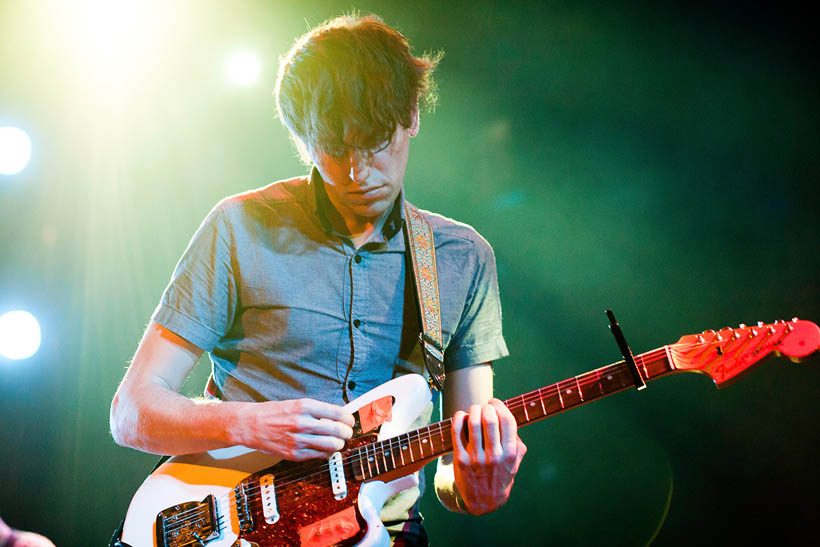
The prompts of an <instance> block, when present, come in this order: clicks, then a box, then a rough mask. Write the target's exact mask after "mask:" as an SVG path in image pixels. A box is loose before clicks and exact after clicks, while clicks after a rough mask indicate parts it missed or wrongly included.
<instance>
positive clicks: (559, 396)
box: [555, 383, 565, 410]
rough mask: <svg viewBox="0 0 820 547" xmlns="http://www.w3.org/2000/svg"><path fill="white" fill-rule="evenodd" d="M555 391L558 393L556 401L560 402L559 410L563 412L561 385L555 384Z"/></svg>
mask: <svg viewBox="0 0 820 547" xmlns="http://www.w3.org/2000/svg"><path fill="white" fill-rule="evenodd" d="M555 390H556V391H557V392H558V400H559V401H560V402H561V410H563V409H564V408H565V407H564V398H563V397H561V385H560V383H559V384H555Z"/></svg>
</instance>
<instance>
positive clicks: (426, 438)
mask: <svg viewBox="0 0 820 547" xmlns="http://www.w3.org/2000/svg"><path fill="white" fill-rule="evenodd" d="M422 435H423V436H422ZM419 436H420V437H421V438H420V439H419V441H420V444H421V453H422V455H424V447H425V446H427V447H428V448H429V449H430V456H432V455H433V447H432V446H430V427H425V428H424V430H422V432H421V435H419Z"/></svg>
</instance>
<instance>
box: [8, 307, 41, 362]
mask: <svg viewBox="0 0 820 547" xmlns="http://www.w3.org/2000/svg"><path fill="white" fill-rule="evenodd" d="M38 349H40V323H38V322H37V319H35V318H34V316H33V315H31V314H30V313H29V312H27V311H22V310H15V311H10V312H8V313H6V314H4V315H2V316H0V355H2V356H3V357H6V358H8V359H26V358H28V357H31V356H32V355H34V354H35V353H36V352H37V350H38Z"/></svg>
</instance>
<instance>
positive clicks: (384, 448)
mask: <svg viewBox="0 0 820 547" xmlns="http://www.w3.org/2000/svg"><path fill="white" fill-rule="evenodd" d="M664 354H665V349H664V348H659V349H657V350H653V351H651V352H648V353H646V354H642V355H640V356H638V359H641V360H642V361H646V360H652V359H653V357H657V356H661V355H664ZM606 369H612V370H610V371H609V372H611V373H612V374H613V375H614V374H622V373H623V372H625V371H626V366H625V364H624V363H623V362H619V363H614V364H612V365H607V366H604V367H601V368H600V369H597V370H594V371H591V372H588V373H584V374H582V375H579V376H578V377H576V378H577V380H578V382H576V378H571V379H566V380H562V381H561V382H558V383H556V384H552V385H550V386H546V387H544V388H541V389H538V390H534V391H532V392H529V393H526V394H522V395H519V396H516V397H513V398H512V399H509V400H508V401H507V406H508V408H510V410H511V411H516V410H521V409H523V408H524V407H525V406H526V405H527V404H528V403H532V402H534V401H538V400H542V399H543V398H544V397H552V396H555V395H556V394H557V393H558V392H559V391H565V389H567V388H574V387H576V385H577V384H578V383H580V384H581V385H582V386H587V387H589V386H591V385H593V384H597V383H599V382H600V381H601V378H602V377H601V376H600V371H602V370H606ZM596 373H597V374H596ZM625 387H629V385H626V386H625ZM582 394H583V393H582ZM598 396H600V395H598ZM573 406H575V405H573ZM550 414H551V412H550V411H548V412H547V413H546V414H541V415H540V417H547V416H549V415H550ZM451 428H452V418H448V419H447V420H443V421H441V422H438V423H436V424H431V425H430V426H427V427H426V428H422V429H420V430H416V431H413V432H409V433H405V434H403V435H399V436H397V437H392V438H390V439H385V440H384V441H380V442H378V443H373V444H371V445H367V446H365V447H357V448H354V449H351V450H348V451H345V452H343V457H342V462H343V465H345V464H347V465H348V466H350V467H351V468H355V467H354V466H357V465H358V466H359V467H360V468H361V469H362V471H364V468H365V465H366V466H367V467H368V472H369V473H371V474H372V471H373V469H372V468H373V467H375V468H376V475H374V476H377V475H379V474H381V473H383V472H387V471H392V470H394V469H397V468H400V467H402V466H403V465H407V464H403V465H402V464H400V465H397V466H394V467H393V469H389V468H390V467H391V465H390V461H394V462H395V457H394V456H393V452H394V451H395V450H396V449H397V448H398V449H399V450H402V449H403V448H402V445H405V446H408V445H409V444H412V443H415V442H416V441H418V440H422V442H424V441H425V440H427V439H428V438H430V437H432V436H433V435H435V434H438V435H444V434H445V433H448V434H449V433H450V431H449V430H451ZM431 444H434V443H431ZM442 446H443V448H444V449H445V451H449V450H452V448H451V447H446V446H444V445H443V444H442ZM419 448H420V450H419V451H420V453H421V458H419V459H426V458H431V457H434V456H436V455H437V454H436V453H437V452H439V451H438V449H436V448H435V446H433V451H432V452H431V454H430V455H429V456H424V451H423V449H422V447H421V446H420V447H419ZM362 449H364V450H362ZM368 452H372V453H373V454H374V455H368ZM388 454H389V458H390V459H388ZM379 456H381V458H382V459H383V460H384V461H383V462H382V463H379V461H378V459H379ZM410 459H411V463H410V464H412V463H416V462H417V460H416V459H414V457H413V455H412V452H411V454H410ZM371 462H372V463H373V466H371V465H370V463H371ZM381 467H384V470H381V469H380V468H381ZM329 468H330V465H329V464H325V463H323V464H321V465H319V466H318V467H314V468H312V469H311V471H312V473H310V474H308V475H304V470H298V469H297V470H294V471H293V472H290V473H286V474H284V475H280V476H278V477H277V479H278V480H276V482H275V485H274V490H275V491H279V492H281V493H286V492H287V491H289V488H288V487H289V486H290V485H291V484H294V483H304V482H314V480H313V479H315V478H317V477H318V478H327V471H328V470H329ZM292 478H295V479H296V480H290V479H292ZM322 482H324V481H322ZM261 489H262V487H261V486H251V487H250V488H247V489H246V490H245V491H244V493H245V494H246V495H249V496H253V495H254V494H256V492H257V491H261ZM231 495H233V492H232V493H230V494H227V495H225V496H221V497H220V498H219V499H220V500H224V501H227V500H228V499H229V497H230V496H231ZM252 499H253V501H254V502H256V499H255V498H252ZM259 503H261V501H259ZM186 512H194V513H196V514H195V515H192V516H191V517H186V518H185V519H180V518H179V517H180V516H181V515H184V514H185V513H186ZM206 512H207V509H206V508H204V507H201V506H198V507H196V508H193V509H189V510H187V511H183V512H181V513H178V514H177V515H175V517H176V518H175V522H179V525H178V526H175V527H169V528H168V529H167V530H169V531H174V530H175V529H177V528H180V527H181V526H184V525H185V523H184V520H186V519H187V518H199V517H200V516H201V515H203V514H204V513H206Z"/></svg>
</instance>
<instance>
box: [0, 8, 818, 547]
mask: <svg viewBox="0 0 820 547" xmlns="http://www.w3.org/2000/svg"><path fill="white" fill-rule="evenodd" d="M795 5H796V4H795ZM777 6H778V7H775V5H774V4H772V5H770V6H765V7H760V6H755V5H751V4H747V3H741V2H713V3H707V2H699V3H684V2H680V3H675V2H638V3H636V2H518V3H511V5H510V4H508V3H504V2H489V1H472V2H444V1H441V2H432V1H429V0H418V1H414V2H398V1H392V2H359V3H356V4H351V3H349V2H335V1H316V0H308V1H305V2H275V1H270V2H262V1H255V2H247V1H241V2H205V1H200V2H194V1H188V2H182V1H176V2H154V1H152V2H144V3H122V2H113V3H99V2H97V3H95V2H89V1H85V2H75V3H69V2H56V1H51V2H46V1H43V2H24V1H10V0H0V44H1V45H2V47H1V48H0V125H16V126H18V127H22V128H24V129H25V130H26V131H27V132H28V133H29V134H30V135H31V137H32V141H33V157H32V160H31V163H30V164H29V166H28V167H27V169H26V170H25V171H23V172H22V173H20V174H19V175H16V176H13V177H2V178H0V228H1V229H2V234H3V237H2V247H0V252H1V253H2V254H0V256H2V259H1V260H0V313H4V312H5V311H8V310H11V309H18V308H23V309H27V310H29V311H31V312H32V313H34V314H35V315H36V316H37V317H38V318H39V319H40V322H41V325H42V329H43V345H42V347H41V348H40V351H39V352H38V353H37V354H36V355H35V356H34V357H32V358H31V359H29V360H27V361H22V362H12V361H8V360H5V359H3V358H0V439H2V442H3V444H4V446H3V447H2V449H0V478H1V479H2V482H1V483H0V484H2V492H0V515H2V516H3V518H4V519H5V520H6V521H7V522H9V523H10V524H11V525H13V526H16V527H20V528H26V529H33V530H37V531H39V532H41V533H44V534H46V535H48V536H49V537H51V538H52V539H53V540H54V541H55V543H57V544H58V545H61V546H62V545H102V544H104V543H105V542H107V540H108V537H109V535H110V533H111V531H112V530H113V529H114V527H115V526H116V525H117V523H118V522H119V520H120V519H121V518H122V516H123V515H124V513H125V510H126V508H127V505H128V502H129V500H130V497H131V495H132V494H133V492H134V490H135V489H136V488H137V486H138V485H139V483H140V482H141V480H142V479H143V477H144V476H145V474H146V473H147V472H148V470H149V469H150V468H151V466H152V465H153V462H154V461H155V457H154V456H149V455H143V454H139V453H137V452H135V451H132V450H129V449H125V448H121V447H118V446H116V445H115V444H114V443H113V441H112V440H111V437H110V434H109V432H108V407H109V404H110V400H111V397H112V395H113V393H114V390H115V388H116V386H117V383H118V382H119V380H120V379H121V378H122V375H123V373H124V370H125V367H126V363H127V362H128V360H129V359H130V358H131V355H132V354H133V351H134V349H135V347H136V344H137V341H138V339H139V337H140V335H141V333H142V330H143V328H144V327H145V324H146V323H147V320H148V317H149V316H150V314H151V311H152V310H153V308H154V306H155V305H156V303H157V301H158V298H159V296H160V293H161V291H162V289H163V287H164V286H165V284H166V283H167V281H168V278H169V276H170V273H171V270H172V268H173V266H174V264H175V262H176V260H177V258H178V257H179V255H180V254H181V252H182V251H183V249H184V248H185V245H186V243H187V241H188V239H189V238H190V236H191V234H192V233H193V231H194V230H195V229H196V227H197V226H198V224H199V222H200V221H201V220H202V218H203V217H204V215H205V214H206V213H207V211H208V210H209V209H210V207H211V206H212V205H213V204H215V203H216V202H217V201H218V200H219V199H221V198H222V197H224V196H226V195H229V194H232V193H237V192H240V191H243V190H246V189H249V188H254V187H258V186H262V185H264V184H267V183H269V182H271V181H274V180H277V179H281V178H285V177H290V176H293V175H295V174H299V173H302V172H304V167H302V166H301V165H300V164H299V163H298V161H297V160H296V158H295V152H294V151H293V149H292V147H291V146H290V145H289V143H288V139H287V134H286V131H285V130H284V129H283V128H282V127H281V125H280V124H279V122H278V121H277V120H275V119H273V101H272V96H271V91H272V89H273V83H274V79H275V72H276V64H277V61H278V57H279V55H281V54H282V53H284V52H285V51H286V50H287V49H288V48H289V46H290V44H291V43H292V41H293V39H294V38H295V37H296V36H297V35H299V34H301V33H302V32H303V31H304V30H306V29H307V28H308V25H315V24H318V23H319V22H321V21H322V20H323V19H325V18H328V17H331V16H334V15H337V14H339V13H341V12H343V11H347V10H349V9H350V8H352V7H357V8H359V9H360V10H362V11H364V12H369V11H373V12H376V13H378V14H380V15H382V16H383V17H384V18H385V20H386V21H387V22H388V23H389V24H392V25H395V26H397V27H398V28H399V29H400V30H402V31H403V32H404V33H405V34H406V35H407V36H408V37H409V38H410V39H411V41H412V42H413V44H414V46H415V49H416V51H419V52H420V51H425V50H439V49H441V50H444V51H445V53H446V55H445V57H444V60H443V61H442V64H441V66H440V69H439V71H438V82H439V89H440V101H439V105H438V108H437V110H436V112H435V113H434V114H428V115H426V116H423V118H422V125H421V133H420V135H419V136H418V137H417V138H416V139H415V140H414V141H413V144H412V149H411V158H410V164H409V168H408V174H407V178H406V183H407V184H406V185H407V194H408V196H409V198H410V199H411V200H412V201H413V202H415V203H416V204H418V205H419V206H421V207H424V208H428V209H434V210H437V211H440V212H442V213H444V214H446V215H448V216H451V217H454V218H457V219H459V220H462V221H464V222H468V223H470V224H472V225H474V226H475V227H476V228H477V229H478V230H479V231H480V232H481V233H482V234H483V235H484V236H485V237H486V238H487V239H488V240H489V241H490V242H491V243H492V244H493V246H494V248H495V251H496V255H497V260H498V269H499V279H500V285H501V294H502V300H503V303H504V320H505V335H506V337H507V341H508V345H509V347H510V350H511V352H512V356H511V357H509V358H507V359H504V360H503V361H500V362H498V363H497V365H496V371H497V373H496V374H497V375H496V392H497V394H498V395H499V396H501V397H511V396H513V395H517V394H519V393H521V392H524V391H529V390H531V389H534V388H536V387H539V386H542V385H546V384H551V383H553V382H556V381H558V380H562V379H564V378H566V377H570V376H574V375H576V374H580V373H582V372H585V371H587V370H590V369H593V368H597V367H599V366H602V365H605V364H608V363H611V362H614V361H616V360H618V358H619V354H618V350H617V347H616V345H615V343H614V341H613V340H612V338H611V335H610V334H609V332H608V329H607V326H606V318H605V316H604V313H603V310H604V309H605V308H609V307H611V308H613V309H614V310H615V313H616V315H617V317H618V319H619V321H620V323H621V326H622V328H623V329H624V332H625V334H626V337H627V339H628V340H629V342H630V345H631V347H632V349H633V351H635V353H641V352H645V351H648V350H650V349H653V348H655V347H658V346H661V345H663V344H667V343H672V342H674V341H676V340H677V339H678V338H679V337H680V336H681V335H684V334H691V333H696V332H699V331H701V330H704V329H709V328H716V329H717V328H721V327H723V326H727V325H737V324H738V323H739V322H745V323H754V322H756V321H757V320H763V321H766V322H771V321H774V320H775V319H778V318H786V319H788V318H791V317H792V316H795V315H796V316H800V317H801V318H807V319H812V320H814V321H817V320H820V313H818V312H820V305H819V304H820V287H819V286H818V265H819V264H820V256H818V250H817V243H818V217H817V212H818V198H817V195H818V192H817V189H816V188H817V184H818V175H820V164H818V143H820V139H818V127H820V125H818V121H820V119H819V117H818V114H820V110H818V98H819V97H820V94H818V79H817V68H816V65H815V63H816V60H817V59H816V54H815V52H814V50H813V49H812V44H813V38H812V33H813V29H812V28H811V22H810V19H809V18H808V14H807V13H802V12H800V11H796V8H794V7H793V6H790V5H789V4H788V3H787V4H778V5H777ZM95 10H96V11H95ZM118 10H119V11H118ZM94 13H96V14H97V15H95V16H94V17H92V16H91V15H90V14H94ZM100 13H102V15H99V14H100ZM98 15H99V17H98ZM237 48H246V49H248V50H251V51H253V52H255V53H256V54H257V55H258V56H259V57H260V59H261V61H262V73H261V75H260V79H259V81H257V82H256V83H255V84H253V85H251V86H248V87H239V86H235V85H232V84H230V83H228V82H227V80H226V78H225V77H224V74H223V64H224V61H225V58H226V56H227V55H228V54H229V53H230V52H231V51H233V50H235V49H237ZM817 365H818V362H817V359H816V358H815V359H814V360H813V361H809V363H808V364H801V365H793V364H790V363H788V362H787V361H785V360H778V361H777V362H769V363H767V364H766V365H765V366H763V367H761V368H760V369H759V370H756V371H755V372H754V373H752V374H750V375H748V376H746V377H744V378H743V379H742V380H740V381H739V382H738V383H736V384H735V385H733V386H731V388H729V389H727V390H721V391H717V390H715V389H714V386H713V385H712V384H711V382H710V381H709V380H708V379H707V378H705V377H702V376H699V375H681V376H676V377H674V378H671V379H664V380H662V381H659V382H655V383H652V384H650V385H649V387H648V389H647V390H645V391H643V392H640V393H638V392H635V391H634V390H633V391H631V392H628V393H625V394H621V395H617V396H615V397H613V398H610V399H607V400H606V401H601V402H597V403H595V404H593V405H590V406H586V407H584V408H582V409H579V410H577V411H574V412H571V413H568V414H565V415H563V416H560V417H557V418H555V419H552V420H548V421H547V422H542V423H539V424H536V425H533V426H532V427H530V428H527V429H525V430H523V431H522V433H521V436H522V438H523V439H524V441H525V442H526V443H527V444H528V446H529V453H528V455H527V457H526V458H525V460H524V463H523V466H522V468H521V472H520V475H519V477H518V479H517V482H516V486H515V488H514V490H513V495H512V498H511V499H510V501H509V502H508V504H507V505H506V506H504V507H503V508H502V509H501V510H499V511H498V512H497V513H495V514H493V515H490V516H486V517H481V518H473V517H467V516H463V515H455V514H450V513H447V512H446V511H445V510H444V509H442V508H441V507H440V506H439V505H438V503H437V501H436V500H435V497H434V496H433V495H432V492H428V495H427V496H426V498H425V499H424V501H423V512H424V514H425V516H426V518H427V526H428V530H429V532H430V534H431V536H432V538H433V540H434V545H439V546H440V545H458V544H463V545H542V544H543V545H599V544H605V545H641V544H645V543H647V542H649V541H651V540H652V538H655V544H657V545H684V544H711V543H735V542H737V541H738V540H740V539H745V538H753V539H754V540H756V542H757V541H761V540H763V539H764V538H769V537H772V538H775V539H776V543H783V544H789V543H795V542H798V541H799V540H802V539H804V538H811V537H812V536H813V535H814V534H813V531H812V529H813V528H814V521H815V519H816V513H817V502H816V495H817V491H818V486H820V485H819V484H818V483H819V482H820V481H819V480H818V476H819V475H820V474H819V473H818V471H817V468H816V464H815V459H816V455H817V450H816V448H817V446H818V444H819V443H818V434H817V430H816V425H817V419H816V416H817V412H818V394H820V389H818V385H819V384H820V382H818V381H819V380H820V367H818V366H817ZM207 372H208V371H207V364H206V363H205V362H204V361H203V362H202V363H200V366H199V367H198V369H197V371H196V373H195V376H194V377H192V378H191V379H190V381H189V382H188V384H186V388H185V389H186V392H187V393H189V394H195V393H197V392H199V391H200V390H201V387H202V383H203V380H204V378H205V376H206V375H207ZM430 475H432V473H430Z"/></svg>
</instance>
